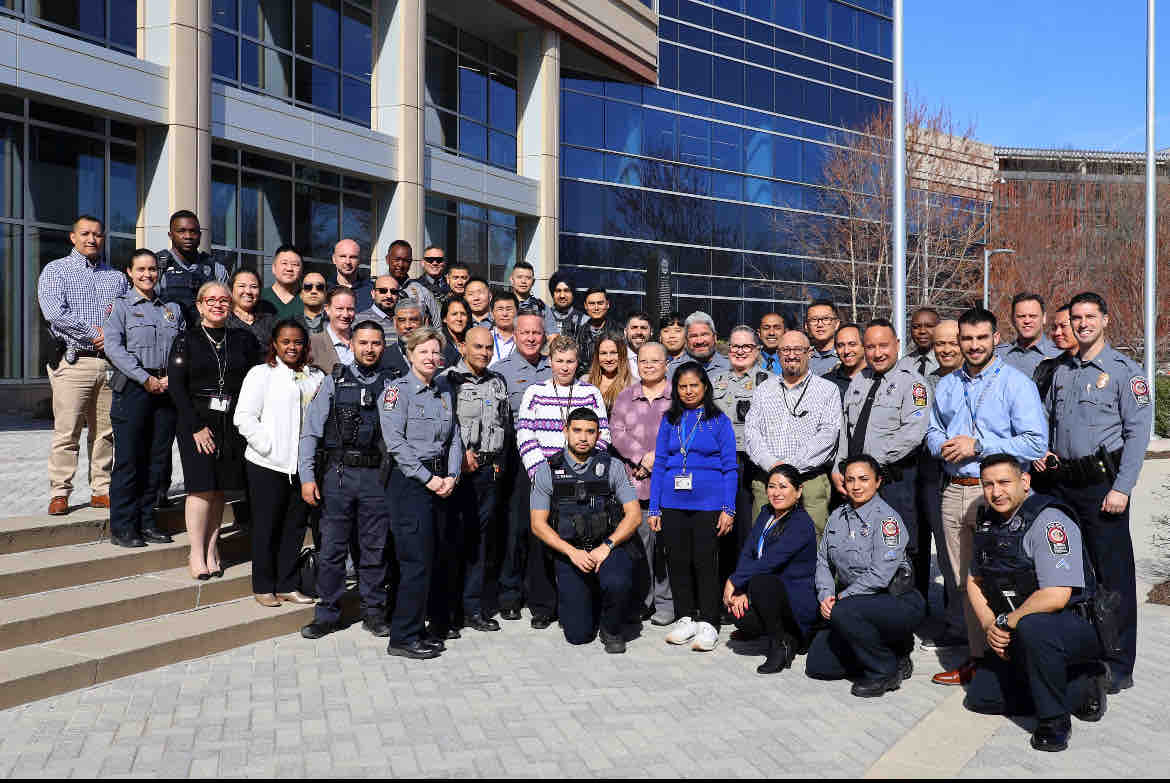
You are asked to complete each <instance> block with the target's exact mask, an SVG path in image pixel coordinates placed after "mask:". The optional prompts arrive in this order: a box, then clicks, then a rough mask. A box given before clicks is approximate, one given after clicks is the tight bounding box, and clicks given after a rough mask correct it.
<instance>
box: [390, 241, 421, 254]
mask: <svg viewBox="0 0 1170 783" xmlns="http://www.w3.org/2000/svg"><path fill="white" fill-rule="evenodd" d="M396 247H404V248H406V249H407V250H409V251H410V255H411V256H414V248H413V247H411V246H410V243H409V242H407V241H406V240H405V239H395V240H394V241H393V242H391V243H390V247H388V248H386V255H390V251H391V250H393V249H394V248H396Z"/></svg>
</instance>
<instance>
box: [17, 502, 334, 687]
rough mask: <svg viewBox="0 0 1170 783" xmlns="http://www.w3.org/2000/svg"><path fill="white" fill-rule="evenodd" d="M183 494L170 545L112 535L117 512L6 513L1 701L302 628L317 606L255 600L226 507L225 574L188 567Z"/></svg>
mask: <svg viewBox="0 0 1170 783" xmlns="http://www.w3.org/2000/svg"><path fill="white" fill-rule="evenodd" d="M182 503H183V500H182V498H179V499H178V503H177V506H176V507H174V508H172V509H169V510H167V511H165V512H162V513H161V516H160V519H159V521H160V526H161V527H163V528H164V529H167V530H168V531H169V532H171V533H173V534H175V541H174V543H173V544H151V545H149V546H147V547H146V548H144V549H124V548H122V547H116V546H114V545H113V544H111V543H109V536H108V523H109V513H108V512H107V511H106V510H104V509H103V510H98V509H90V508H85V507H83V508H78V509H75V510H73V511H72V512H71V513H70V514H68V515H66V516H62V517H49V516H44V517H10V518H7V519H0V709H6V708H8V707H12V706H14V705H17V704H23V703H25V702H29V701H34V700H36V699H42V698H45V697H47V696H53V695H56V694H59V693H64V692H66V691H70V690H75V689H78V688H86V687H89V686H91V685H95V684H97V683H101V682H106V681H108V680H112V679H116V678H118V677H124V676H126V675H129V674H135V673H137V672H141V671H145V670H147V669H153V668H156V667H159V666H165V665H167V664H170V663H175V662H176V661H184V660H190V659H193V658H199V657H202V656H205V655H210V654H212V653H216V652H221V651H223V650H227V649H231V648H233V647H238V646H240V645H244V644H249V643H251V642H255V641H259V640H261V639H268V638H271V637H274V636H280V635H283V634H287V633H292V632H294V631H296V630H297V629H298V628H300V626H302V625H304V624H305V623H308V622H310V621H311V620H312V616H313V607H312V606H296V605H290V604H285V605H283V606H281V607H280V608H278V609H266V608H264V607H262V606H260V605H258V604H257V603H256V602H255V601H254V600H253V599H252V581H251V578H252V568H251V563H250V561H249V542H248V536H247V532H246V531H244V530H241V529H238V528H236V527H235V526H234V524H233V515H232V511H231V505H230V504H229V506H228V509H227V510H226V511H225V513H224V528H223V532H222V533H221V535H220V552H221V555H222V557H223V558H224V563H225V570H224V575H223V577H222V578H220V579H214V578H213V579H210V580H208V581H205V582H199V581H196V580H194V579H192V578H191V576H190V575H189V574H188V572H187V536H186V534H185V533H183V532H181V531H182V530H183V518H182V510H181V509H182Z"/></svg>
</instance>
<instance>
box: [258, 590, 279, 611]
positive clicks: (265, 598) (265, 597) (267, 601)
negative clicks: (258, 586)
mask: <svg viewBox="0 0 1170 783" xmlns="http://www.w3.org/2000/svg"><path fill="white" fill-rule="evenodd" d="M252 597H253V598H255V599H256V603H258V604H260V605H261V606H267V607H269V608H270V609H271V608H275V607H277V606H280V601H279V600H278V599H277V597H276V596H275V595H273V594H272V593H256V594H255V595H254V596H252Z"/></svg>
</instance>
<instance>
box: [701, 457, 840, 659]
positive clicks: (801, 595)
mask: <svg viewBox="0 0 1170 783" xmlns="http://www.w3.org/2000/svg"><path fill="white" fill-rule="evenodd" d="M767 491H768V507H764V508H763V509H761V510H760V515H759V516H758V517H756V524H755V526H754V527H752V531H751V533H749V534H748V537H747V541H745V542H744V545H743V552H741V553H740V556H739V564H738V565H737V566H736V568H735V572H734V573H732V575H731V576H730V577H728V579H727V584H726V585H724V587H723V605H724V606H726V607H727V610H728V611H729V612H731V616H732V617H734V618H735V625H736V628H738V629H739V633H741V634H743V635H744V636H745V637H748V638H751V637H758V636H764V637H766V638H767V639H768V641H769V642H770V643H771V647H770V649H769V651H768V659H767V660H766V661H764V662H763V663H762V664H760V665H759V667H757V668H756V671H757V672H759V673H760V674H775V673H777V672H781V671H784V670H785V669H787V668H788V667H789V666H791V665H792V659H793V658H795V657H796V651H797V650H798V649H799V648H801V647H802V646H804V641H805V640H806V639H807V638H808V636H809V630H810V629H811V628H812V624H813V622H814V621H815V620H816V615H817V599H816V585H815V578H816V571H817V534H816V528H814V527H813V521H812V517H810V516H809V515H808V512H806V511H805V510H804V506H803V505H801V502H800V471H798V470H797V469H796V468H794V467H792V466H791V465H777V466H776V467H774V468H772V470H770V471H769V472H768V479H767Z"/></svg>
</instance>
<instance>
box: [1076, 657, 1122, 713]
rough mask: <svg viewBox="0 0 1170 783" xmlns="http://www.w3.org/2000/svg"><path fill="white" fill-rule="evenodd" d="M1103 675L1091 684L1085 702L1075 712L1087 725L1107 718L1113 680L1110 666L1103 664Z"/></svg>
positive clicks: (1097, 676) (1093, 679)
mask: <svg viewBox="0 0 1170 783" xmlns="http://www.w3.org/2000/svg"><path fill="white" fill-rule="evenodd" d="M1101 670H1102V671H1101V673H1100V674H1097V675H1096V676H1094V677H1093V678H1092V680H1090V682H1089V692H1088V693H1087V694H1085V701H1084V703H1083V704H1081V706H1080V707H1079V708H1078V709H1077V710H1076V711H1075V712H1073V715H1076V716H1077V719H1078V720H1083V721H1084V722H1085V723H1096V722H1097V721H1099V720H1101V718H1103V717H1105V707H1106V700H1107V699H1108V695H1107V694H1108V692H1109V685H1110V683H1111V682H1113V678H1112V677H1111V676H1110V674H1109V665H1108V664H1104V663H1103V664H1101Z"/></svg>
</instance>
